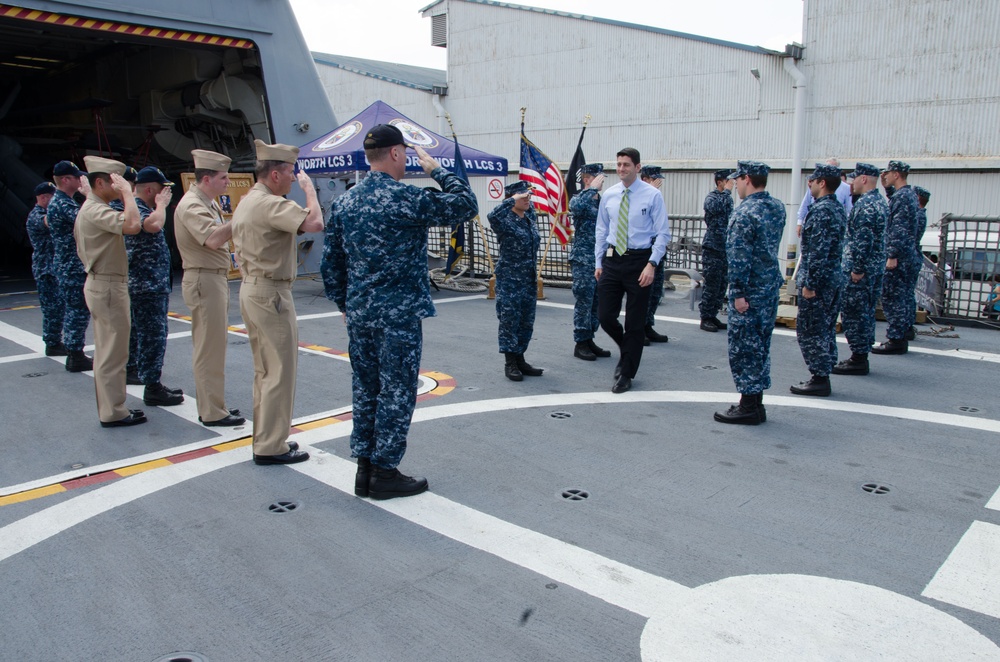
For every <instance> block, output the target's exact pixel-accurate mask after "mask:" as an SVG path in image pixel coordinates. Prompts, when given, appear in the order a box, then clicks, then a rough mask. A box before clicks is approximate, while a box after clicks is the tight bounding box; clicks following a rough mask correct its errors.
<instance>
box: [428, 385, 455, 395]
mask: <svg viewBox="0 0 1000 662" xmlns="http://www.w3.org/2000/svg"><path fill="white" fill-rule="evenodd" d="M454 390H455V387H454V386H439V387H437V388H436V389H434V390H433V391H431V393H433V394H434V395H447V394H449V393H451V392H452V391H454Z"/></svg>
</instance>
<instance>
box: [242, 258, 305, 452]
mask: <svg viewBox="0 0 1000 662" xmlns="http://www.w3.org/2000/svg"><path fill="white" fill-rule="evenodd" d="M240 312H241V313H242V314H243V321H244V322H245V323H246V325H247V335H248V336H249V337H250V349H251V350H252V351H253V452H254V454H255V455H281V454H283V453H287V452H288V444H287V443H286V442H287V441H288V434H289V432H290V428H291V425H292V406H293V405H294V403H295V371H296V367H297V362H298V357H299V354H298V348H299V327H298V323H297V322H296V320H295V304H294V303H293V302H292V283H291V281H272V280H269V279H266V278H259V277H253V276H250V277H247V278H245V279H244V280H243V284H242V285H241V286H240Z"/></svg>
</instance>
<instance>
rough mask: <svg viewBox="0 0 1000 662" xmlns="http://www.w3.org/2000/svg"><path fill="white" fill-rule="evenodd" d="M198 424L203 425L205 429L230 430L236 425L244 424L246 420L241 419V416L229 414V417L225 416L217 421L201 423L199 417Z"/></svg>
mask: <svg viewBox="0 0 1000 662" xmlns="http://www.w3.org/2000/svg"><path fill="white" fill-rule="evenodd" d="M198 422H199V423H201V424H202V425H204V426H205V427H209V428H231V427H233V426H236V425H243V424H244V423H246V422H247V419H245V418H243V417H242V416H233V415H232V414H230V415H229V416H226V417H225V418H220V419H219V420H217V421H203V420H201V416H199V417H198Z"/></svg>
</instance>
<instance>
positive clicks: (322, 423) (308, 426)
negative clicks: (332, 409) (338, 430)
mask: <svg viewBox="0 0 1000 662" xmlns="http://www.w3.org/2000/svg"><path fill="white" fill-rule="evenodd" d="M337 423H343V421H342V420H340V419H339V418H333V417H330V418H321V419H319V420H318V421H311V422H309V423H302V424H301V425H296V426H295V427H296V428H297V429H299V430H302V431H303V432H305V431H306V430H315V429H316V428H325V427H326V426H327V425H336V424H337Z"/></svg>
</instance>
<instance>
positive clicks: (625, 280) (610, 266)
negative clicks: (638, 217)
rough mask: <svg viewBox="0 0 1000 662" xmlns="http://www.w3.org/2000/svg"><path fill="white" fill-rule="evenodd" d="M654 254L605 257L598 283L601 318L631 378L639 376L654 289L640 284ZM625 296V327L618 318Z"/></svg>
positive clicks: (624, 373)
mask: <svg viewBox="0 0 1000 662" xmlns="http://www.w3.org/2000/svg"><path fill="white" fill-rule="evenodd" d="M650 254H651V251H650V250H649V249H646V250H629V251H627V252H626V253H625V254H624V255H619V254H618V252H617V251H615V252H614V253H613V254H612V255H610V256H605V257H604V260H603V262H602V265H601V280H599V281H598V283H597V317H598V319H599V320H600V322H601V328H602V329H604V332H605V333H607V334H608V335H609V336H611V339H612V340H614V341H615V342H616V343H617V344H618V348H619V349H620V350H621V365H622V376H624V377H629V378H634V377H635V373H636V372H637V371H638V370H639V361H640V360H641V359H642V345H643V343H642V339H643V337H644V336H645V327H646V311H647V309H648V308H649V294H650V292H651V290H650V287H649V286H648V285H647V286H646V287H641V286H640V285H639V274H641V273H642V270H643V269H645V268H646V264H647V263H648V262H649V258H650ZM623 298H625V327H624V329H623V328H622V325H621V323H620V322H619V321H618V315H619V314H620V313H621V310H622V299H623Z"/></svg>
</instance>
